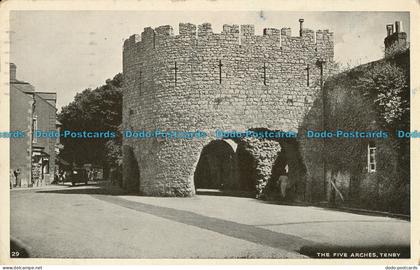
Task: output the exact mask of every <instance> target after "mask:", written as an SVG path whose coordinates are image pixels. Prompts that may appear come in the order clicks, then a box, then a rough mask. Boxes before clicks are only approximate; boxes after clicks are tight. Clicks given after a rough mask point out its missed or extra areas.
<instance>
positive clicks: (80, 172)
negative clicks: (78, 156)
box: [70, 168, 89, 186]
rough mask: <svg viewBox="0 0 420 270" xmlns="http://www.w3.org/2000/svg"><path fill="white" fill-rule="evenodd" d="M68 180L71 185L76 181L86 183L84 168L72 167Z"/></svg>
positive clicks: (86, 177)
mask: <svg viewBox="0 0 420 270" xmlns="http://www.w3.org/2000/svg"><path fill="white" fill-rule="evenodd" d="M70 181H71V184H72V185H73V186H75V185H76V184H77V183H84V184H85V185H87V184H88V181H89V179H88V176H87V172H86V170H85V169H84V168H73V170H71V174H70Z"/></svg>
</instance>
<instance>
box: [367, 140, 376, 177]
mask: <svg viewBox="0 0 420 270" xmlns="http://www.w3.org/2000/svg"><path fill="white" fill-rule="evenodd" d="M368 172H370V173H372V172H376V145H375V143H373V142H370V143H369V144H368Z"/></svg>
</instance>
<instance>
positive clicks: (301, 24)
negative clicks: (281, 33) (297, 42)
mask: <svg viewBox="0 0 420 270" xmlns="http://www.w3.org/2000/svg"><path fill="white" fill-rule="evenodd" d="M304 21H305V20H304V19H299V24H300V26H299V36H302V29H303V22H304Z"/></svg>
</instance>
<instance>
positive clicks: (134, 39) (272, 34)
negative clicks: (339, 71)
mask: <svg viewBox="0 0 420 270" xmlns="http://www.w3.org/2000/svg"><path fill="white" fill-rule="evenodd" d="M140 37H141V38H140ZM215 39H216V40H219V41H220V42H219V45H223V41H226V43H228V44H232V42H234V43H236V44H237V45H238V47H239V46H240V45H242V46H247V45H248V46H252V45H258V44H255V42H250V41H259V42H266V43H268V44H272V45H276V46H278V47H279V48H281V47H282V46H288V45H289V44H290V43H293V44H296V43H301V44H302V45H304V44H325V43H327V42H333V33H332V32H329V31H328V30H318V31H316V35H315V32H314V30H311V29H307V28H302V29H300V33H299V35H298V36H292V35H291V29H290V28H282V29H277V28H264V29H263V35H256V34H255V27H254V25H249V24H248V25H236V24H233V25H229V24H224V25H223V29H222V31H221V32H220V33H215V32H213V29H212V26H211V24H210V23H203V24H200V25H198V26H196V25H194V24H191V23H180V24H179V34H177V35H175V34H174V31H173V28H172V26H170V25H163V26H159V27H156V28H155V29H153V28H151V27H146V28H144V31H143V32H142V33H141V35H140V36H139V35H137V34H136V35H132V36H130V37H129V38H128V39H126V40H125V42H124V49H130V48H134V47H143V48H145V47H152V48H157V46H156V45H157V44H168V43H172V42H176V41H178V40H183V41H185V40H192V41H195V43H196V44H198V43H199V41H205V40H215ZM261 45H264V44H261Z"/></svg>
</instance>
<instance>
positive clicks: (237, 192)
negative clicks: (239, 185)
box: [196, 189, 255, 198]
mask: <svg viewBox="0 0 420 270" xmlns="http://www.w3.org/2000/svg"><path fill="white" fill-rule="evenodd" d="M196 194H197V195H209V196H227V197H242V198H255V192H252V191H241V190H218V189H197V190H196Z"/></svg>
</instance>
